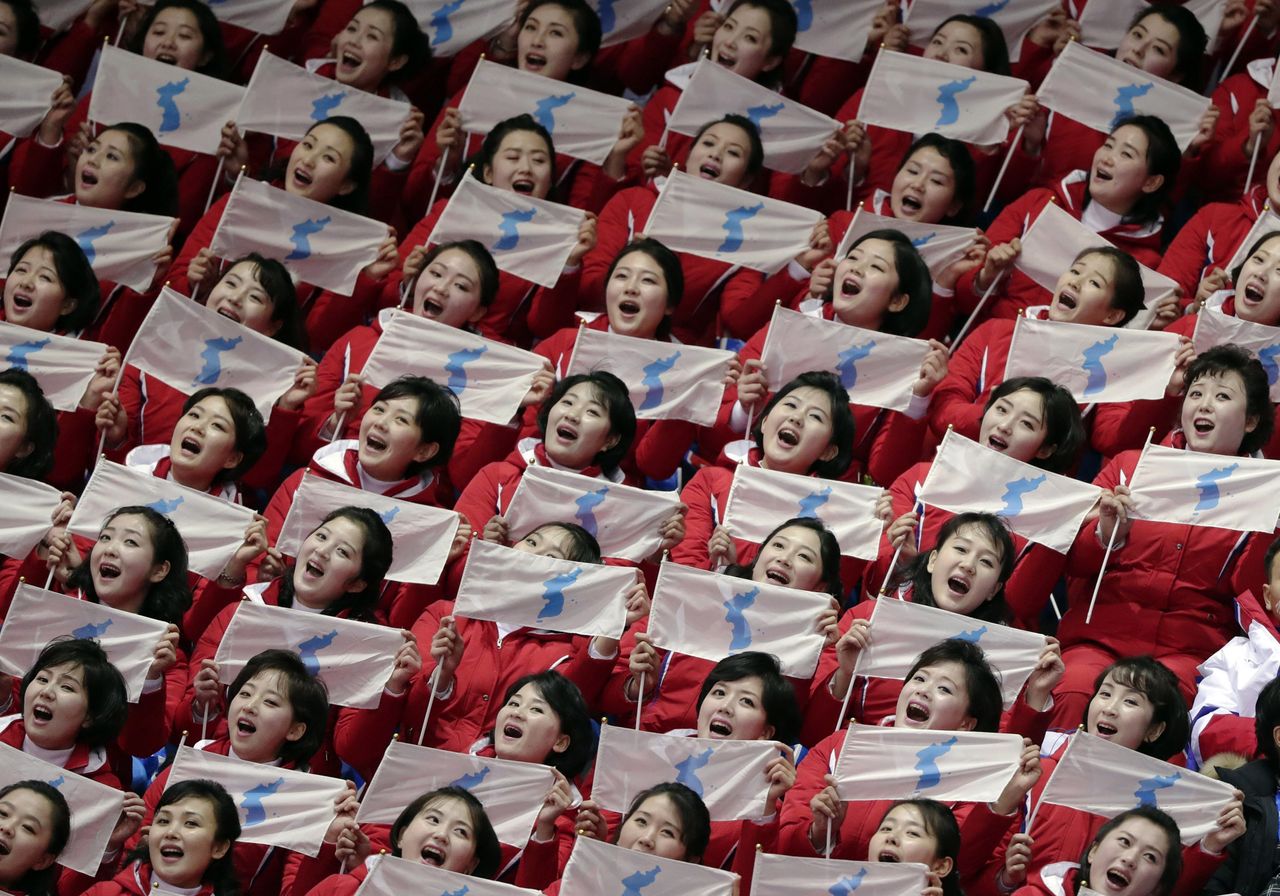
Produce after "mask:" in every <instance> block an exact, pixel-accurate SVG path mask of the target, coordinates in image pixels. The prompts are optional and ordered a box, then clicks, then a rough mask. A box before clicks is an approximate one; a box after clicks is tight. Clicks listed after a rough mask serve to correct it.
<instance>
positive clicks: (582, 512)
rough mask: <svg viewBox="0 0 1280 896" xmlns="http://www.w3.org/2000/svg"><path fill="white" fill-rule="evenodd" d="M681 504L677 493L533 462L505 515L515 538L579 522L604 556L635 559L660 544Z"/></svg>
mask: <svg viewBox="0 0 1280 896" xmlns="http://www.w3.org/2000/svg"><path fill="white" fill-rule="evenodd" d="M679 506H680V498H679V496H678V495H676V493H675V492H662V491H648V490H646V489H642V488H634V487H633V486H630V485H622V484H621V483H617V482H609V481H608V480H605V479H594V478H592V477H590V476H583V475H582V474H581V473H574V472H571V471H569V470H557V469H554V468H552V467H542V466H536V467H533V466H531V467H529V468H528V469H526V470H525V472H524V476H523V477H521V479H520V484H519V485H518V486H516V493H515V494H514V495H513V496H512V498H511V503H510V505H508V507H507V513H506V517H507V523H508V524H509V525H510V527H511V534H512V535H514V536H515V537H517V538H523V537H524V536H525V535H528V534H529V533H530V532H531V531H533V530H534V529H536V528H537V527H538V526H541V525H542V524H543V523H555V522H560V521H561V520H566V521H569V522H574V523H577V524H578V525H579V526H581V527H582V528H584V529H586V530H587V531H588V532H590V533H591V535H592V536H593V537H594V538H595V539H596V541H598V542H599V543H600V553H601V554H602V555H603V556H605V557H615V558H617V559H619V560H631V561H633V562H636V563H638V562H640V561H641V560H644V559H646V558H647V557H650V556H652V554H653V552H654V551H656V550H657V549H658V548H659V547H660V546H661V544H662V535H661V533H660V530H661V528H662V523H663V521H664V520H666V518H667V517H669V516H671V514H672V513H674V512H675V510H676V508H677V507H679Z"/></svg>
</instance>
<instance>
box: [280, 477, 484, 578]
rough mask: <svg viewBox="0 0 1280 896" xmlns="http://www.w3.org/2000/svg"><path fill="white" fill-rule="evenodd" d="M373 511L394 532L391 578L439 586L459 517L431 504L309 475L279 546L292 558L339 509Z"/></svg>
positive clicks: (392, 536)
mask: <svg viewBox="0 0 1280 896" xmlns="http://www.w3.org/2000/svg"><path fill="white" fill-rule="evenodd" d="M348 506H355V507H368V508H369V509H370V510H372V511H373V512H374V513H376V514H378V516H380V517H381V518H382V521H383V522H384V523H386V525H387V528H388V529H390V530H391V538H392V541H393V542H394V544H395V557H394V559H392V561H391V568H390V569H389V570H387V575H386V578H387V579H389V580H390V581H392V582H416V583H418V584H421V585H434V584H435V583H436V582H438V581H440V573H441V571H442V570H443V569H444V564H445V562H446V561H447V560H448V559H449V548H450V547H451V546H452V545H453V536H454V535H455V534H456V533H457V531H458V520H459V517H458V514H456V513H454V512H453V511H452V510H442V509H441V508H439V507H431V506H429V505H426V504H413V503H411V502H409V501H399V500H397V499H395V498H388V497H386V496H385V495H379V494H377V493H376V492H370V491H365V490H364V489H358V488H352V487H351V486H349V485H344V484H343V483H341V482H333V481H331V480H328V479H324V478H322V477H320V476H310V475H304V476H303V477H302V483H301V484H300V485H299V486H298V490H297V491H296V492H295V493H294V495H293V503H292V504H291V505H289V513H288V515H287V516H286V517H285V518H284V526H283V527H282V528H281V530H280V536H279V538H277V539H276V547H277V548H279V549H280V550H281V551H282V552H284V553H285V554H288V555H289V556H290V557H296V556H298V550H299V549H300V548H301V547H302V542H303V541H304V540H305V539H306V537H307V536H308V535H310V534H311V533H312V532H314V531H315V529H316V527H317V526H319V525H320V522H321V521H322V520H323V519H324V518H325V516H326V515H327V514H328V513H329V512H330V511H332V510H337V509H338V508H339V507H348Z"/></svg>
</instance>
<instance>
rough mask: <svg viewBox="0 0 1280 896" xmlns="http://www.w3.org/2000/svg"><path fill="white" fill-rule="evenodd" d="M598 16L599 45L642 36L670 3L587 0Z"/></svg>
mask: <svg viewBox="0 0 1280 896" xmlns="http://www.w3.org/2000/svg"><path fill="white" fill-rule="evenodd" d="M587 5H588V6H590V7H591V8H592V9H594V10H595V11H596V15H598V16H599V17H600V31H601V33H602V34H603V35H604V38H603V39H602V40H601V41H600V46H601V47H612V46H613V45H614V44H620V43H623V42H624V41H628V40H631V39H632V38H633V37H643V36H644V35H645V34H648V33H649V30H650V29H651V28H653V26H654V25H655V24H656V23H657V21H658V17H659V16H661V15H662V12H663V10H665V9H666V8H667V7H668V6H669V5H670V4H668V3H663V2H662V0H587Z"/></svg>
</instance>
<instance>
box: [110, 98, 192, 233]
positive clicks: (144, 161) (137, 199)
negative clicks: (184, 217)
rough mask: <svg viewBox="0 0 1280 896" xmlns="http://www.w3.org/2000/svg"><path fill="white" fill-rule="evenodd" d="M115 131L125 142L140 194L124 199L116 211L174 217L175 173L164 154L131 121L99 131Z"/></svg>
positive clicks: (156, 142)
mask: <svg viewBox="0 0 1280 896" xmlns="http://www.w3.org/2000/svg"><path fill="white" fill-rule="evenodd" d="M107 131H119V132H120V133H122V134H124V135H125V136H126V137H128V139H129V151H130V152H131V153H132V154H133V179H134V180H140V181H142V184H143V190H142V192H141V193H139V194H138V195H137V196H134V197H133V198H132V199H126V200H125V202H124V204H123V205H122V206H121V207H120V210H121V211H125V212H142V213H143V214H147V215H165V216H166V217H170V218H172V217H176V216H177V214H178V169H177V168H175V167H174V164H173V158H172V157H171V156H170V155H169V152H168V150H166V149H165V148H164V147H163V146H161V145H160V141H159V140H157V139H156V135H155V134H153V133H151V129H150V128H147V127H145V126H143V125H140V124H138V123H137V122H133V121H121V122H117V123H116V124H113V125H111V126H110V127H108V128H103V129H102V131H101V133H99V135H98V139H101V137H102V134H105V133H106V132H107Z"/></svg>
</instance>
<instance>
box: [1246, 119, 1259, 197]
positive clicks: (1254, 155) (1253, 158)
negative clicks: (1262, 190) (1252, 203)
mask: <svg viewBox="0 0 1280 896" xmlns="http://www.w3.org/2000/svg"><path fill="white" fill-rule="evenodd" d="M1260 146H1262V135H1261V134H1257V135H1256V136H1255V138H1254V141H1253V152H1251V153H1250V154H1249V174H1248V176H1246V177H1245V179H1244V195H1245V196H1248V195H1249V187H1250V186H1251V185H1252V184H1253V169H1254V168H1256V167H1257V166H1258V148H1259V147H1260Z"/></svg>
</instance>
